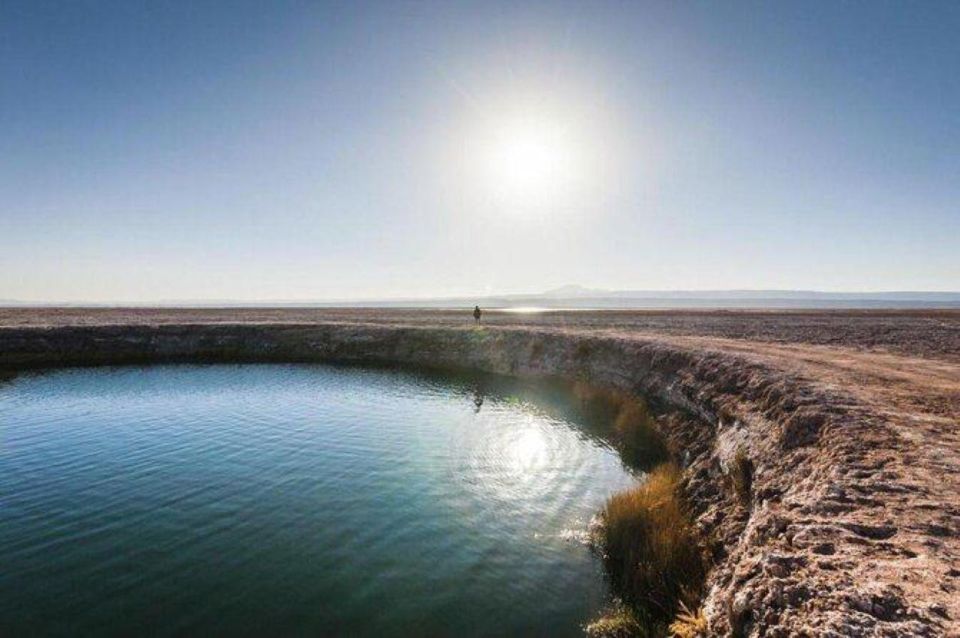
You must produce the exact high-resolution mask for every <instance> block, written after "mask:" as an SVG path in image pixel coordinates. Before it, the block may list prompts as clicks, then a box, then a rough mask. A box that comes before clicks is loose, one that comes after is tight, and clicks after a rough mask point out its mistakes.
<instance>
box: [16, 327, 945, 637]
mask: <svg viewBox="0 0 960 638" xmlns="http://www.w3.org/2000/svg"><path fill="white" fill-rule="evenodd" d="M31 312H32V313H33V320H27V319H29V316H30V314H29V313H31ZM77 312H80V313H81V314H82V313H83V312H86V313H87V314H86V316H87V319H88V321H87V322H85V321H81V320H77V318H76V315H75V313H77ZM152 312H154V313H155V314H154V315H153V316H152V317H151V311H147V312H141V311H130V310H122V309H112V310H105V311H99V310H98V311H89V310H88V311H77V310H76V309H70V311H69V312H66V314H65V315H64V314H63V312H62V311H61V312H60V319H59V320H58V321H52V320H51V318H50V317H51V315H50V313H49V312H48V311H46V309H44V310H19V309H18V311H17V313H18V314H17V317H14V319H11V315H10V311H9V310H4V311H3V312H2V313H0V368H4V367H5V368H13V369H24V368H41V367H64V366H73V365H108V364H122V363H142V364H149V363H160V362H163V363H170V362H188V361H189V362H220V361H223V362H227V361H229V362H260V361H264V362H267V361H270V362H280V361H283V362H346V363H357V364H403V365H413V366H423V367H435V368H464V369H471V370H478V371H482V372H493V373H497V374H508V375H514V376H534V377H536V376H555V377H561V378H565V379H568V380H571V381H578V380H581V381H585V382H588V383H590V384H593V385H596V386H600V387H607V388H611V389H616V390H619V391H623V392H628V393H630V394H634V395H640V396H645V397H650V398H653V399H654V400H655V401H657V402H658V403H660V404H661V405H662V406H663V407H664V408H666V409H667V411H666V413H665V414H664V415H663V416H662V417H661V418H659V419H658V420H657V428H658V430H659V431H660V433H661V434H662V435H663V436H664V437H665V439H666V440H667V441H668V444H669V445H670V446H671V448H672V449H673V450H675V451H676V452H678V456H679V457H680V460H681V461H682V466H683V478H682V484H683V487H684V492H685V494H686V496H687V497H688V498H689V500H690V502H691V503H692V505H693V507H694V516H695V520H696V523H697V526H698V528H699V530H700V531H701V533H702V535H703V537H704V538H708V539H710V548H711V551H712V554H713V564H712V568H711V570H710V573H709V575H708V578H707V583H706V592H707V593H706V596H705V599H704V612H705V615H706V617H707V620H708V621H709V624H710V628H711V632H713V633H715V634H719V635H728V634H732V633H740V634H741V635H757V634H770V635H787V634H793V633H804V632H807V633H811V634H818V635H830V634H831V632H833V633H834V635H880V636H885V635H891V636H892V635H900V636H902V635H919V636H923V635H930V636H933V635H945V634H946V635H955V634H956V632H957V631H958V629H960V626H958V624H957V619H958V618H960V603H958V602H957V601H956V599H957V596H956V587H957V586H958V585H960V558H958V556H960V505H958V502H957V498H958V497H957V492H956V491H952V496H951V495H950V494H951V490H952V488H954V487H955V484H954V483H955V482H956V481H957V480H958V479H957V478H956V473H955V472H954V473H952V474H951V469H952V468H953V467H954V466H955V465H957V464H958V463H960V458H958V457H960V455H958V453H957V451H958V450H960V442H958V440H957V435H958V434H960V432H957V428H956V427H954V428H953V429H952V430H949V426H950V423H951V421H952V423H953V424H954V426H956V424H957V423H958V421H957V420H956V419H957V417H958V415H960V408H958V405H957V399H958V397H960V392H958V388H960V385H958V384H960V362H957V360H958V359H960V353H957V352H954V351H952V350H951V347H952V346H951V345H950V344H951V343H952V342H948V345H947V346H946V347H940V348H939V351H938V354H936V355H933V356H931V355H929V354H928V351H929V348H928V347H926V346H925V345H924V344H923V342H924V341H925V339H924V336H923V334H922V333H921V332H920V331H921V328H920V327H917V325H916V324H917V322H926V323H929V324H931V325H936V324H938V322H946V323H948V324H950V325H953V324H952V322H956V324H957V326H960V313H956V314H954V313H943V312H942V311H934V312H932V313H923V312H919V313H902V312H894V313H893V316H894V317H896V318H897V319H898V320H899V319H903V321H904V325H902V326H898V328H897V329H898V330H900V331H901V332H904V333H909V334H910V338H909V339H906V341H905V345H903V347H901V348H899V349H898V348H891V347H890V344H888V343H884V341H883V339H884V335H883V334H880V335H876V334H866V335H865V336H862V338H855V339H850V342H851V343H852V344H853V345H852V346H846V347H837V346H831V345H828V344H829V343H830V342H831V341H830V340H831V339H833V338H834V337H835V335H832V334H830V330H829V329H824V328H823V327H822V326H821V327H820V328H819V330H820V332H821V333H823V334H820V335H818V334H814V335H813V337H812V338H811V339H808V340H806V341H803V340H799V339H793V340H791V339H789V338H788V337H789V336H790V334H791V331H793V332H796V333H798V334H802V333H805V331H809V330H811V327H810V326H807V325H802V326H800V327H796V326H793V327H791V326H789V325H788V326H787V327H786V328H785V329H784V333H785V334H786V335H787V337H784V338H779V339H772V340H761V339H756V338H754V339H746V338H736V337H731V336H728V335H727V336H725V335H723V334H722V333H721V334H719V335H718V334H717V331H716V330H715V326H713V325H707V326H706V327H705V328H704V329H702V330H700V331H699V332H700V333H701V334H697V330H696V328H695V327H694V328H691V329H688V330H687V332H686V333H684V334H678V333H677V331H673V332H670V331H668V330H662V331H659V332H658V331H657V330H656V327H654V328H648V329H645V328H637V327H635V326H631V325H630V321H631V320H633V321H634V323H638V322H639V323H642V321H643V320H645V317H647V315H644V313H636V312H632V313H631V312H614V313H581V312H577V313H576V317H570V316H567V315H563V313H559V316H560V318H562V319H563V321H556V319H557V318H558V317H557V314H555V313H551V316H550V317H540V318H537V317H533V318H531V317H527V316H523V317H521V318H520V319H519V320H518V319H517V318H516V317H517V316H516V315H513V316H512V317H510V318H504V317H498V316H494V317H493V320H491V321H487V322H486V323H485V325H483V326H481V327H480V328H474V327H473V326H472V325H470V324H468V323H466V322H465V321H464V322H463V325H457V324H456V323H455V322H456V315H453V316H451V313H443V312H434V311H423V312H422V313H417V312H414V311H404V312H396V313H390V312H385V311H366V310H364V311H361V310H351V311H332V312H331V311H326V312H325V311H313V315H314V316H313V320H312V321H311V320H309V318H304V317H303V316H302V315H300V314H297V313H299V312H301V311H294V312H292V313H290V314H287V315H286V317H284V313H285V311H282V310H280V311H269V312H274V313H278V314H277V316H276V317H274V318H273V320H268V319H264V318H263V316H262V314H261V315H260V316H257V315H256V313H258V312H259V313H262V312H264V311H263V310H258V311H251V312H250V313H245V312H239V313H237V312H236V311H235V310H234V309H230V310H217V311H215V312H212V313H211V312H207V311H203V312H201V313H200V314H201V315H206V316H202V317H200V316H198V315H197V313H196V311H186V310H179V311H177V310H168V309H164V310H158V311H152ZM125 313H126V314H125ZM178 313H179V314H178ZM611 314H612V315H614V316H613V318H612V319H611V317H610V315H611ZM652 314H653V315H655V316H657V317H662V316H664V315H663V314H662V313H660V312H659V311H657V312H656V313H652ZM858 314H859V315H861V316H864V317H866V318H868V319H871V318H872V319H874V320H877V321H879V318H878V317H872V316H871V315H870V314H869V313H862V312H858ZM364 315H367V316H366V317H364ZM598 315H599V316H598ZM717 315H720V319H719V322H720V323H722V320H725V318H726V317H733V318H734V321H736V320H738V319H739V320H740V321H741V322H743V321H748V320H752V318H753V317H754V316H755V315H753V314H750V313H738V312H734V313H717V312H714V313H710V312H703V313H701V312H695V313H691V312H680V313H675V314H674V315H669V314H668V315H666V317H667V318H668V319H669V318H670V317H674V318H675V319H676V321H678V322H680V323H682V322H683V321H685V320H687V318H689V317H693V318H694V319H695V320H697V319H703V318H704V317H706V318H707V319H708V320H713V319H716V317H717ZM744 315H746V316H747V318H746V319H745V318H744ZM764 315H765V316H766V317H767V318H768V319H769V318H773V319H774V320H776V319H778V318H779V320H780V321H782V322H786V323H790V322H791V321H794V323H796V321H797V320H796V315H795V313H781V314H779V315H778V314H777V313H775V312H773V313H771V312H768V311H765V312H764ZM826 315H830V316H835V317H837V318H836V319H835V320H836V321H838V322H843V321H844V317H845V316H846V315H845V314H844V313H842V312H840V313H837V312H834V311H828V312H827V313H824V312H821V311H818V312H816V313H811V314H809V315H805V314H802V313H801V314H800V318H801V322H800V323H803V321H804V320H805V319H806V318H809V317H811V316H812V317H814V318H815V321H814V323H815V324H816V323H822V321H821V319H820V318H822V317H823V316H826ZM178 316H179V322H178V319H177V317H178ZM231 316H233V318H234V321H232V322H231V321H230V317H231ZM464 316H465V315H464ZM883 316H889V313H887V314H884V315H883ZM411 317H412V319H411ZM637 317H639V318H637ZM284 318H286V319H287V321H283V319H284ZM486 318H487V317H486V316H485V319H486ZM631 318H633V319H631ZM364 319H366V320H364ZM508 319H509V320H508ZM538 319H539V321H538ZM545 320H548V321H545ZM708 323H709V321H708ZM768 323H769V322H768ZM760 324H763V321H761V322H760ZM911 326H913V327H912V328H911ZM764 329H766V328H765V327H764V325H760V327H759V328H754V329H753V330H752V332H753V333H759V334H763V330H764ZM812 329H813V330H814V332H816V330H817V328H816V326H814V327H813V328H812ZM956 329H957V328H949V327H948V328H947V329H946V330H945V334H946V338H947V339H951V338H953V335H954V332H952V331H953V330H956ZM911 330H913V331H914V332H915V333H916V334H913V333H911ZM744 332H751V331H750V330H745V331H744ZM894 332H895V331H894ZM938 334H939V333H938ZM887 337H888V338H889V334H888V335H887ZM858 339H859V340H858ZM825 342H826V343H825ZM877 344H879V345H877ZM871 366H872V367H871ZM918 366H919V368H918ZM918 370H919V371H918ZM871 374H872V375H873V377H875V378H873V377H871ZM897 374H901V377H897V376H896V375H897ZM910 375H913V376H912V377H911V376H910ZM918 375H919V376H918ZM858 379H859V380H858ZM851 380H852V381H851ZM921 428H926V429H923V430H922V431H921ZM938 433H939V434H940V435H941V436H940V437H937V436H935V435H937V434H938ZM927 434H930V435H931V436H932V438H931V437H928V436H926V435H927ZM935 439H938V440H937V441H936V445H935V444H934V440H935ZM740 451H745V453H746V454H747V456H748V457H749V460H750V462H751V463H752V464H753V467H754V468H755V470H754V475H753V485H752V490H751V492H752V494H751V496H750V499H749V501H748V502H743V499H742V498H738V497H737V495H736V494H735V493H734V492H733V491H732V490H731V489H730V488H729V486H728V484H727V483H728V480H727V476H728V475H729V468H730V467H732V466H733V465H734V463H735V456H736V455H737V453H738V452H740Z"/></svg>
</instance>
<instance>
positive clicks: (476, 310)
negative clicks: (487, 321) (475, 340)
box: [473, 306, 483, 325]
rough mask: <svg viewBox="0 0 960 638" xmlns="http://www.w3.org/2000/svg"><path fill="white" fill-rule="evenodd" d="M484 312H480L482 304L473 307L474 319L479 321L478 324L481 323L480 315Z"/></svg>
mask: <svg viewBox="0 0 960 638" xmlns="http://www.w3.org/2000/svg"><path fill="white" fill-rule="evenodd" d="M481 314H483V313H482V312H480V306H474V307H473V320H474V321H476V322H477V325H480V315H481Z"/></svg>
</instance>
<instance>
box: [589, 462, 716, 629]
mask: <svg viewBox="0 0 960 638" xmlns="http://www.w3.org/2000/svg"><path fill="white" fill-rule="evenodd" d="M679 481H680V470H679V469H678V468H677V466H676V465H674V464H670V463H668V464H663V465H660V466H658V467H657V468H656V469H654V470H653V471H652V472H650V474H649V477H648V478H647V480H646V481H645V482H644V483H642V484H640V485H638V486H636V487H633V488H630V489H627V490H624V491H623V492H619V493H617V494H614V495H613V496H612V497H610V499H609V500H608V501H607V503H606V506H605V507H604V509H603V513H602V519H603V527H602V529H601V531H600V534H601V538H600V541H601V545H602V547H603V550H604V554H605V556H604V559H605V561H606V563H607V570H608V572H609V574H610V576H611V578H612V580H613V582H614V585H615V587H616V588H617V590H618V591H619V592H621V593H622V595H623V597H624V599H625V600H626V601H627V602H628V603H629V604H630V605H631V606H632V607H634V609H636V610H637V611H638V612H639V613H640V614H641V616H643V617H645V618H649V619H650V620H651V621H653V622H657V621H660V622H666V621H670V620H672V619H673V618H674V615H675V613H676V612H677V610H678V607H679V605H680V603H683V604H685V605H689V606H692V605H695V604H696V602H697V600H698V599H699V595H700V588H701V586H702V583H703V579H704V575H705V572H706V565H705V562H704V557H703V554H702V553H701V550H700V547H699V543H698V542H697V534H696V531H695V529H694V527H693V524H692V522H691V520H690V516H689V513H688V512H687V510H686V508H685V507H684V504H683V500H682V498H681V496H680V494H679V493H678V492H679V488H678V486H679Z"/></svg>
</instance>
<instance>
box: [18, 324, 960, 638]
mask: <svg viewBox="0 0 960 638" xmlns="http://www.w3.org/2000/svg"><path fill="white" fill-rule="evenodd" d="M222 323H228V324H236V323H253V324H258V323H272V324H273V323H281V324H311V323H357V324H371V323H375V324H391V325H415V326H437V325H443V326H457V325H466V326H469V325H470V324H471V323H472V317H470V314H469V309H465V310H463V311H438V310H398V309H391V310H368V309H362V310H357V309H322V310H317V309H293V308H285V309H250V308H244V309H76V308H65V309H55V308H50V309H0V329H3V328H4V327H54V326H69V325H73V326H76V325H129V324H137V325H160V324H222ZM484 325H485V326H486V327H487V328H488V329H490V330H497V329H498V328H501V327H502V328H510V329H516V328H523V329H529V330H534V331H544V332H554V331H556V332H563V333H585V334H591V335H605V336H613V337H617V338H618V339H624V340H628V341H629V340H638V341H648V340H651V339H653V340H656V341H659V342H663V343H668V344H673V345H676V346H680V347H683V348H685V349H696V350H703V351H716V352H722V353H727V354H732V355H736V356H737V357H740V358H742V359H744V360H746V361H749V362H755V363H758V364H761V365H763V366H765V367H768V368H772V369H775V370H779V371H783V372H784V373H787V374H789V375H790V376H791V377H795V378H798V379H802V380H803V381H804V383H806V384H808V385H810V386H811V387H815V388H817V389H819V390H820V391H822V392H823V393H825V394H826V395H834V396H843V397H849V401H850V402H851V405H853V404H855V409H856V411H857V413H858V414H861V412H860V411H861V410H863V411H864V412H862V414H863V415H865V416H863V417H862V418H861V417H858V421H857V422H858V424H861V427H862V428H864V429H862V430H860V428H852V429H851V431H850V433H851V436H853V437H861V438H862V440H863V446H869V445H876V448H877V449H875V450H871V451H870V453H869V454H866V455H859V456H862V458H858V459H857V460H856V461H852V462H851V463H850V464H849V465H850V468H847V470H845V471H848V475H847V476H846V478H844V479H843V480H842V486H843V488H844V490H846V491H847V494H846V495H844V496H843V499H846V501H850V499H851V498H854V499H860V500H862V501H863V502H864V503H872V505H870V506H869V507H872V508H873V509H871V510H870V511H869V512H867V513H866V515H865V518H864V522H865V524H866V522H868V521H869V522H870V524H871V525H873V527H871V528H870V529H886V527H890V528H892V529H893V530H895V532H893V533H892V534H888V533H886V532H884V534H882V535H879V536H882V538H880V537H878V538H872V537H871V535H870V534H860V535H859V536H860V537H862V538H861V540H862V543H863V546H864V550H863V551H864V553H863V555H862V556H861V558H862V559H863V560H866V561H877V562H878V565H879V562H881V561H882V562H883V564H882V565H879V566H877V565H874V566H873V569H874V571H873V572H871V573H872V574H874V576H877V575H879V576H881V577H882V580H884V581H886V582H888V583H889V582H893V581H896V582H898V583H900V585H899V586H900V587H901V588H902V590H903V591H904V592H905V593H906V596H905V598H906V599H908V600H913V601H918V600H924V601H928V609H927V610H926V613H933V614H935V615H937V616H939V617H941V618H942V620H943V622H944V624H943V628H944V630H945V632H946V634H945V635H951V636H960V625H958V621H960V311H950V310H938V311H903V310H896V311H791V312H783V311H756V312H752V311H648V312H645V311H603V312H592V311H570V312H560V311H557V312H547V313H538V314H518V313H509V312H488V313H486V314H485V315H484ZM845 400H846V399H845ZM874 422H875V423H878V424H882V426H881V425H878V426H877V427H876V430H877V431H878V432H879V430H883V432H884V436H886V437H888V438H887V439H884V441H886V442H882V441H880V439H879V438H878V440H877V441H875V442H870V441H869V439H870V438H871V430H870V427H872V426H871V425H870V424H871V423H874ZM891 435H892V437H893V438H892V439H890V438H889V436H891ZM878 437H879V434H878ZM881 438H882V437H881ZM857 443H858V441H857V440H854V441H852V442H851V445H853V448H851V449H855V448H856V445H857ZM842 447H843V446H842V445H839V446H838V448H837V450H838V452H837V453H838V454H839V453H840V448H842ZM844 454H847V455H848V457H850V458H852V457H855V456H858V455H857V454H856V453H849V452H844ZM875 461H876V462H877V467H881V466H882V471H880V472H879V473H878V472H875V469H876V468H875V467H874V464H875V463H874V462H875ZM836 464H837V466H840V465H844V462H843V459H840V458H838V460H837V462H836ZM858 490H859V491H858ZM825 494H826V492H825ZM851 494H853V496H852V497H851ZM835 497H836V495H832V496H831V495H829V494H828V495H827V496H825V498H828V500H829V499H831V498H835ZM831 502H832V501H831ZM828 510H829V508H827V509H824V511H823V512H816V511H812V513H811V514H810V517H809V520H808V521H807V523H809V524H810V525H814V523H816V524H821V523H822V526H826V525H827V523H829V519H830V512H829V511H828ZM865 511H866V510H865ZM814 517H816V518H817V520H819V518H820V517H822V521H820V522H819V523H817V520H814ZM855 531H856V530H855ZM858 533H859V532H858ZM858 542H859V541H858ZM928 557H929V560H928ZM871 635H872V634H871ZM884 635H886V634H884Z"/></svg>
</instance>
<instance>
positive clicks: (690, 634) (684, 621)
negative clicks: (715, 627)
mask: <svg viewBox="0 0 960 638" xmlns="http://www.w3.org/2000/svg"><path fill="white" fill-rule="evenodd" d="M706 635H707V616H706V615H705V614H704V613H703V607H701V608H699V609H698V610H697V611H695V612H694V611H691V610H690V608H689V607H687V606H686V605H685V604H684V603H683V602H681V603H680V613H679V614H677V617H676V618H675V619H674V621H673V622H672V623H670V636H671V637H672V638H703V636H706Z"/></svg>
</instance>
